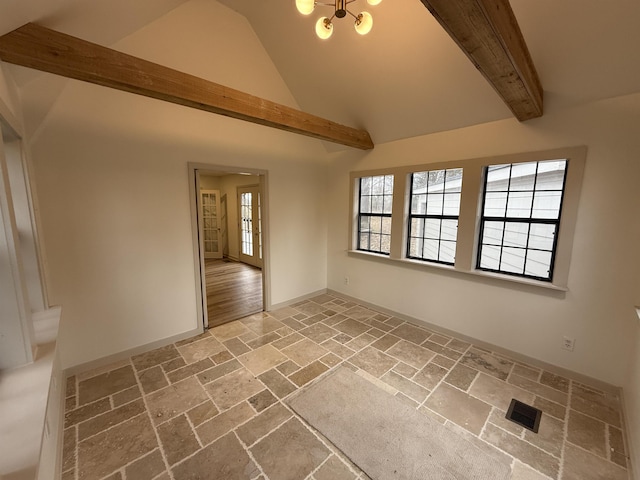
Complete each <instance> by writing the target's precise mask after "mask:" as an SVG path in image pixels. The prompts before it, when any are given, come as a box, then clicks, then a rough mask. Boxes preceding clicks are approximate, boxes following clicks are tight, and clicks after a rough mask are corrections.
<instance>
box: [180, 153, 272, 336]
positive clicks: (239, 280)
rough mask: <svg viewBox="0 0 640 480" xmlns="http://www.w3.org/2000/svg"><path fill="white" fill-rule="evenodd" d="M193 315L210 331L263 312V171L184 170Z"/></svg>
mask: <svg viewBox="0 0 640 480" xmlns="http://www.w3.org/2000/svg"><path fill="white" fill-rule="evenodd" d="M189 169H190V180H191V181H190V184H191V185H190V186H191V189H192V196H191V197H192V202H191V203H192V223H193V224H194V227H193V230H194V247H195V250H196V252H197V254H196V255H195V257H196V258H195V261H196V265H197V274H196V277H197V278H196V281H197V283H198V292H199V295H198V297H199V298H198V303H199V309H198V313H199V314H200V315H201V319H202V325H203V327H204V328H205V329H206V328H212V327H215V326H218V325H222V324H224V323H227V322H230V321H233V320H237V319H239V318H243V317H246V316H249V315H252V314H255V313H258V312H261V311H264V310H266V308H267V304H268V297H267V294H266V292H268V291H269V289H268V284H267V282H266V281H265V279H266V278H267V275H266V270H267V266H268V261H267V258H266V255H265V252H266V251H267V249H266V248H265V246H266V244H267V241H266V240H267V232H268V228H266V227H267V226H268V223H267V222H266V219H267V218H268V216H267V211H266V198H267V197H266V185H267V182H266V180H267V178H266V171H261V170H247V169H238V168H235V167H222V166H220V167H219V166H211V165H191V164H190V165H189Z"/></svg>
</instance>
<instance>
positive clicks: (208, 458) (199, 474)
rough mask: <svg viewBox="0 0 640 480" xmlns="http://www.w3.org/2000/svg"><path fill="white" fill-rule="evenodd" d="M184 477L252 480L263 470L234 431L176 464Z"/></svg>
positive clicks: (176, 475) (177, 475)
mask: <svg viewBox="0 0 640 480" xmlns="http://www.w3.org/2000/svg"><path fill="white" fill-rule="evenodd" d="M172 470H173V478H175V479H180V480H183V479H184V480H187V479H193V480H195V479H199V480H222V479H229V480H231V479H233V480H252V479H254V478H257V477H258V475H259V473H260V471H259V470H258V467H257V466H256V464H255V463H254V461H253V460H252V459H251V457H249V454H248V453H247V452H246V450H245V449H244V448H243V447H242V445H241V444H240V442H239V441H238V439H237V438H236V436H235V435H234V434H233V433H229V434H227V435H225V436H224V437H222V438H220V439H219V440H217V441H216V442H214V443H212V444H211V445H209V446H207V447H205V448H203V449H202V450H200V451H199V452H198V453H196V454H195V455H193V456H192V457H190V458H187V459H186V460H185V461H184V462H182V463H179V464H178V465H176V466H175V467H173V469H172Z"/></svg>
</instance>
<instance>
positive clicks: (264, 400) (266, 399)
mask: <svg viewBox="0 0 640 480" xmlns="http://www.w3.org/2000/svg"><path fill="white" fill-rule="evenodd" d="M277 401H278V399H277V398H276V397H274V396H273V393H271V392H270V391H269V390H266V389H265V390H263V391H261V392H260V393H256V394H255V395H254V396H253V397H251V398H250V399H249V400H248V402H249V405H251V406H252V407H253V409H254V410H255V411H256V412H258V413H260V412H261V411H263V410H264V409H265V408H267V407H269V406H271V405H273V404H274V403H276V402H277Z"/></svg>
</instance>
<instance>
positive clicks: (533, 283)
mask: <svg viewBox="0 0 640 480" xmlns="http://www.w3.org/2000/svg"><path fill="white" fill-rule="evenodd" d="M347 254H348V255H350V256H354V257H362V258H366V259H367V260H375V261H379V262H382V263H394V264H398V265H401V266H405V267H411V268H416V269H419V270H436V271H441V272H447V273H453V274H462V275H472V276H474V277H477V278H484V279H489V280H493V281H496V282H498V283H502V284H504V286H510V285H522V286H528V287H534V288H541V289H545V290H551V291H554V292H567V291H569V289H568V288H567V287H566V286H563V285H556V284H553V283H550V282H541V281H538V280H531V279H528V278H519V277H514V276H511V275H500V274H499V273H492V272H485V271H483V270H475V269H474V270H463V269H460V268H455V267H453V266H451V265H444V264H441V263H431V262H422V261H420V260H411V259H407V258H391V257H389V256H387V255H379V254H376V253H370V252H362V251H360V250H347ZM638 315H639V316H640V312H639V313H638Z"/></svg>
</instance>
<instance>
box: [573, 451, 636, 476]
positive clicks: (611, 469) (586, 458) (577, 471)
mask: <svg viewBox="0 0 640 480" xmlns="http://www.w3.org/2000/svg"><path fill="white" fill-rule="evenodd" d="M604 479H606V480H628V479H629V475H628V473H627V471H626V470H625V469H624V468H622V467H620V466H619V465H616V464H614V463H611V462H608V461H607V460H605V459H603V458H600V457H597V456H596V455H593V454H591V453H589V452H587V451H585V450H582V449H581V448H578V447H575V446H573V445H571V444H570V443H567V444H566V447H565V451H564V458H563V466H562V480H604Z"/></svg>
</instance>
